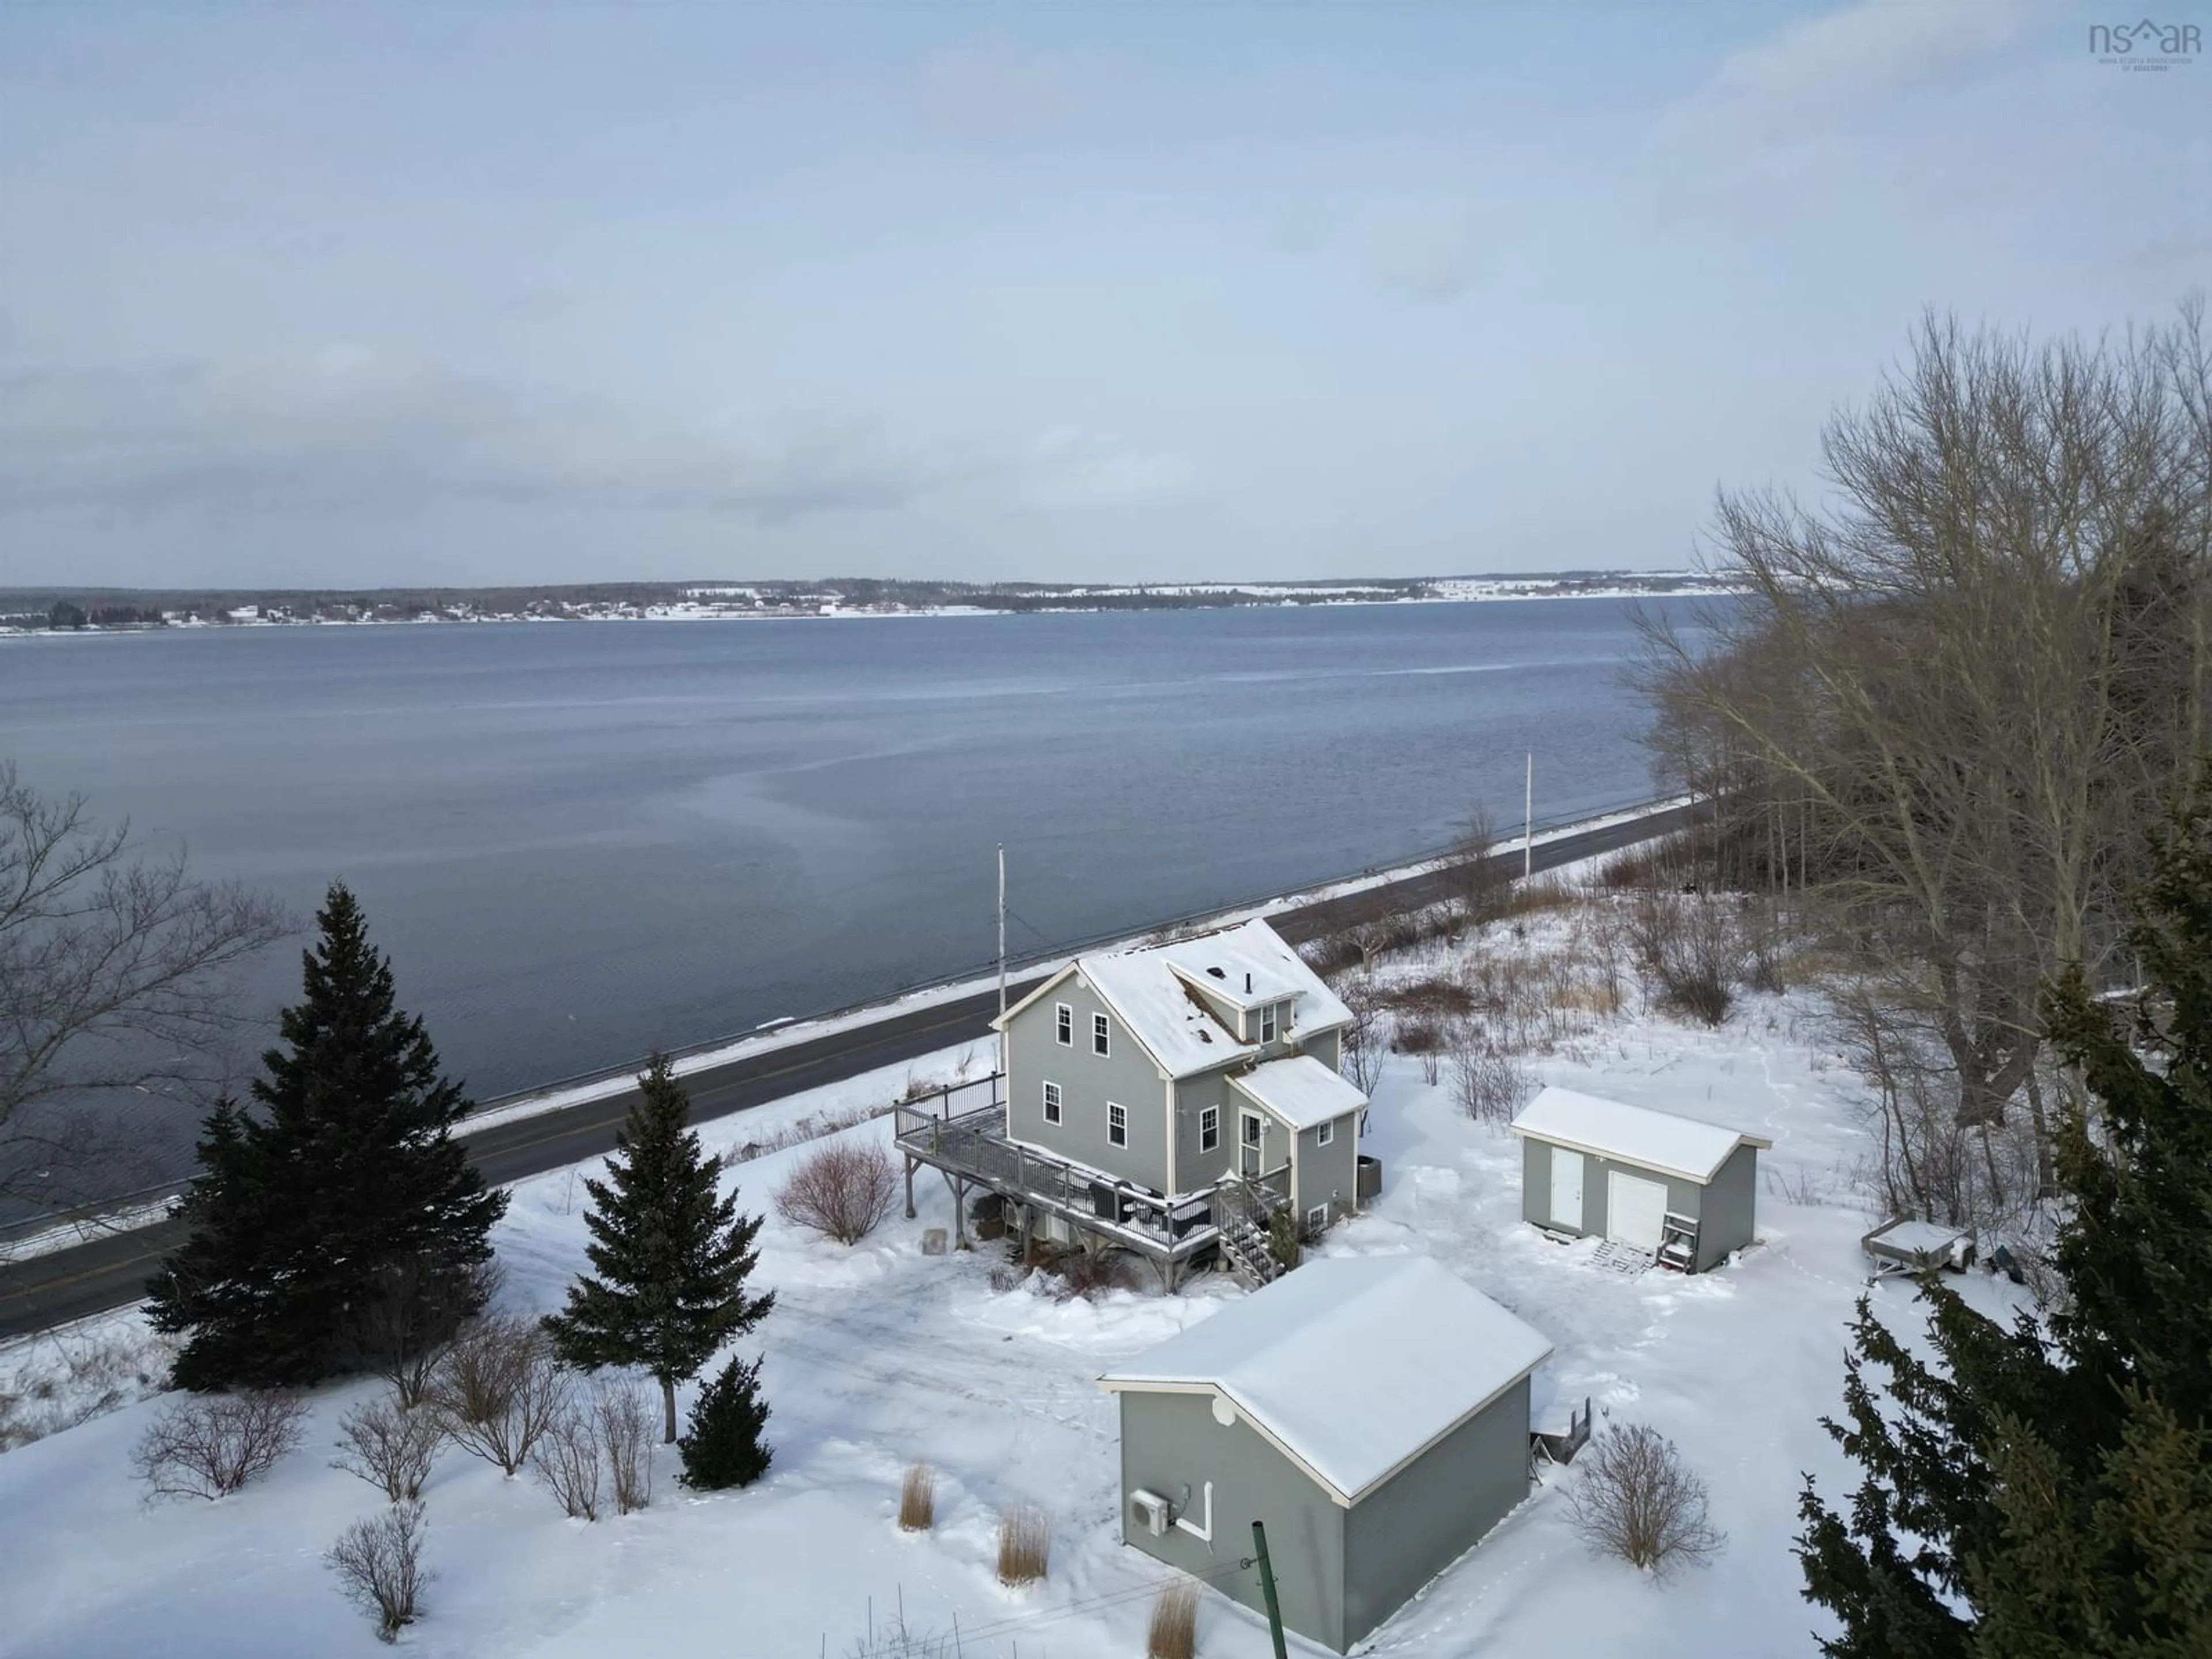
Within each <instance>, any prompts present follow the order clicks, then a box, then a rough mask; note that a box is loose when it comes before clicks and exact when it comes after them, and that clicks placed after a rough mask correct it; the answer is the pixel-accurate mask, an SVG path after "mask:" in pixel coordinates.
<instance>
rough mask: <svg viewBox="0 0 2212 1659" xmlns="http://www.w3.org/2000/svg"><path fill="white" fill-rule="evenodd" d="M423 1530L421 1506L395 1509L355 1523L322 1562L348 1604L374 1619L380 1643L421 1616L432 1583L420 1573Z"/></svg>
mask: <svg viewBox="0 0 2212 1659" xmlns="http://www.w3.org/2000/svg"><path fill="white" fill-rule="evenodd" d="M423 1528H424V1522H423V1518H422V1504H396V1505H394V1506H393V1507H392V1508H391V1509H388V1510H385V1511H384V1513H383V1514H381V1515H375V1516H370V1517H369V1518H368V1520H366V1521H356V1522H354V1523H353V1525H351V1526H350V1527H348V1528H346V1529H345V1530H344V1531H343V1532H342V1533H340V1534H338V1541H337V1543H335V1544H333V1545H331V1547H330V1551H329V1553H327V1554H325V1556H324V1557H323V1560H324V1562H325V1564H326V1565H328V1566H329V1567H330V1569H331V1571H332V1572H335V1573H336V1574H337V1576H338V1587H339V1588H340V1589H343V1591H344V1592H345V1594H346V1598H347V1600H349V1601H352V1602H354V1603H356V1605H357V1606H360V1607H364V1608H366V1609H367V1610H368V1613H370V1614H371V1615H372V1616H373V1617H374V1619H375V1620H376V1634H377V1636H378V1638H379V1639H380V1640H382V1641H386V1642H389V1641H391V1640H392V1639H393V1638H396V1637H397V1636H398V1634H399V1632H401V1631H402V1630H404V1628H405V1627H406V1626H409V1625H411V1624H413V1623H414V1622H415V1620H416V1619H417V1618H419V1617H421V1615H422V1586H423V1585H424V1584H426V1583H428V1582H429V1578H430V1575H429V1574H428V1573H427V1572H425V1571H423V1570H422V1533H423Z"/></svg>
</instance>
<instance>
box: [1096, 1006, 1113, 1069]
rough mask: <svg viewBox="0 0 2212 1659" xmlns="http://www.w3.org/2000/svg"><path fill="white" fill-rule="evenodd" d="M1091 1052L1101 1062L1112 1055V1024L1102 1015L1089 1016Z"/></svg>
mask: <svg viewBox="0 0 2212 1659" xmlns="http://www.w3.org/2000/svg"><path fill="white" fill-rule="evenodd" d="M1091 1053H1092V1054H1096V1055H1097V1056H1098V1058H1099V1059H1101V1060H1110V1059H1112V1058H1113V1055H1114V1022H1113V1021H1112V1020H1110V1019H1109V1018H1106V1016H1105V1015H1103V1014H1093V1015H1091Z"/></svg>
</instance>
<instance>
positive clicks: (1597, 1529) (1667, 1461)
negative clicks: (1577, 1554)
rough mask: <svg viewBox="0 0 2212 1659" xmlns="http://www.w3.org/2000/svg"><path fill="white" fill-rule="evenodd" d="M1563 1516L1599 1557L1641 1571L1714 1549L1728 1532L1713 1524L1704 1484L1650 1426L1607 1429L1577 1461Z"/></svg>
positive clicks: (1699, 1560)
mask: <svg viewBox="0 0 2212 1659" xmlns="http://www.w3.org/2000/svg"><path fill="white" fill-rule="evenodd" d="M1574 1468H1575V1474H1574V1477H1573V1479H1572V1480H1571V1481H1570V1483H1569V1485H1568V1487H1567V1498H1566V1503H1567V1515H1568V1517H1569V1518H1570V1519H1571V1520H1572V1521H1573V1522H1574V1524H1575V1529H1576V1530H1577V1532H1579V1533H1581V1534H1582V1535H1583V1541H1585V1542H1586V1543H1588V1544H1589V1547H1591V1548H1592V1549H1593V1550H1595V1551H1596V1552H1597V1553H1599V1554H1601V1555H1616V1556H1619V1557H1620V1559H1622V1560H1624V1561H1626V1562H1628V1563H1629V1564H1630V1565H1633V1566H1636V1567H1638V1568H1641V1569H1642V1570H1643V1571H1646V1572H1665V1571H1667V1570H1668V1568H1670V1567H1672V1566H1674V1565H1679V1564H1681V1563H1684V1562H1688V1563H1692V1564H1694V1565H1703V1564H1704V1563H1705V1562H1707V1561H1710V1560H1711V1559H1712V1558H1713V1557H1714V1556H1716V1555H1717V1554H1719V1553H1720V1551H1721V1547H1722V1546H1723V1545H1724V1544H1725V1543H1727V1542H1728V1535H1727V1534H1725V1533H1723V1532H1722V1531H1720V1530H1719V1528H1716V1527H1715V1526H1714V1525H1713V1523H1712V1519H1711V1514H1710V1512H1709V1504H1708V1502H1707V1497H1706V1492H1705V1482H1704V1481H1703V1480H1700V1479H1699V1477H1698V1476H1697V1475H1695V1474H1692V1473H1691V1472H1690V1471H1689V1470H1688V1469H1686V1468H1683V1467H1682V1456H1681V1454H1680V1452H1678V1451H1676V1450H1675V1449H1674V1442H1673V1441H1671V1440H1669V1439H1668V1438H1667V1437H1666V1436H1665V1435H1663V1434H1661V1433H1660V1432H1659V1431H1657V1430H1656V1429H1653V1428H1649V1427H1646V1426H1645V1425H1642V1424H1640V1423H1639V1424H1626V1425H1621V1426H1620V1427H1618V1428H1613V1429H1607V1431H1605V1432H1604V1433H1603V1434H1601V1435H1599V1436H1598V1437H1596V1438H1595V1439H1594V1440H1592V1441H1591V1442H1590V1443H1589V1445H1588V1446H1586V1447H1585V1448H1583V1452H1582V1455H1580V1456H1578V1457H1577V1458H1576V1459H1575V1462H1574Z"/></svg>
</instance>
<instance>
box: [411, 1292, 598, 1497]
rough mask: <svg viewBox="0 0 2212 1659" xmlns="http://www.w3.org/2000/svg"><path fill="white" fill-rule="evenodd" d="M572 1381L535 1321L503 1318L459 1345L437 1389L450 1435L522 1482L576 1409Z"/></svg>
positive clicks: (483, 1323)
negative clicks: (557, 1425)
mask: <svg viewBox="0 0 2212 1659" xmlns="http://www.w3.org/2000/svg"><path fill="white" fill-rule="evenodd" d="M568 1396H569V1385H568V1373H567V1372H566V1371H564V1370H562V1369H561V1367H560V1365H559V1364H557V1363H556V1361H555V1359H554V1358H553V1346H552V1343H551V1342H550V1340H548V1338H547V1337H546V1335H545V1333H544V1330H543V1329H542V1328H540V1327H539V1326H538V1323H537V1322H535V1321H533V1320H528V1319H517V1318H514V1317H513V1316H507V1315H495V1316H492V1317H490V1318H487V1319H480V1320H478V1321H477V1322H476V1323H475V1324H473V1325H471V1326H469V1327H467V1328H465V1329H464V1330H463V1331H462V1332H461V1334H459V1336H457V1337H455V1338H454V1339H453V1346H450V1347H449V1348H447V1350H446V1352H445V1354H444V1356H443V1357H442V1358H441V1359H440V1360H439V1362H438V1369H437V1370H436V1372H435V1374H434V1375H433V1376H432V1377H431V1381H430V1403H431V1405H432V1407H433V1408H434V1409H435V1411H436V1412H437V1413H438V1417H439V1420H440V1422H441V1424H442V1425H443V1426H444V1428H445V1431H446V1434H447V1437H448V1438H450V1439H451V1440H452V1441H453V1443H454V1444H455V1445H457V1446H459V1448H460V1449H462V1450H463V1451H465V1452H467V1453H468V1454H470V1455H471V1456H474V1457H481V1458H483V1460H484V1461H485V1462H489V1463H496V1464H497V1465H499V1468H500V1470H501V1473H502V1474H507V1475H510V1476H512V1475H513V1474H517V1473H519V1472H520V1470H521V1468H522V1466H523V1465H524V1464H525V1463H526V1462H528V1461H529V1458H530V1450H531V1448H532V1447H533V1446H535V1445H536V1444H537V1443H538V1439H539V1437H541V1436H543V1435H544V1433H545V1431H546V1430H547V1429H548V1428H550V1426H551V1425H552V1424H553V1422H554V1420H555V1419H556V1418H558V1417H559V1416H560V1415H561V1414H562V1412H563V1411H564V1410H566V1409H567V1407H568Z"/></svg>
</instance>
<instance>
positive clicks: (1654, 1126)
mask: <svg viewBox="0 0 2212 1659" xmlns="http://www.w3.org/2000/svg"><path fill="white" fill-rule="evenodd" d="M1513 1133H1515V1134H1516V1135H1533V1136H1534V1138H1535V1139H1538V1140H1547V1141H1550V1142H1551V1143H1552V1144H1553V1145H1554V1146H1566V1147H1571V1148H1572V1149H1573V1150H1574V1151H1576V1152H1588V1153H1589V1154H1590V1155H1591V1156H1592V1157H1595V1158H1610V1159H1611V1160H1612V1161H1613V1162H1614V1163H1616V1164H1635V1165H1637V1166H1638V1168H1640V1169H1645V1170H1657V1171H1659V1173H1661V1174H1662V1175H1671V1176H1680V1177H1681V1178H1682V1179H1683V1180H1685V1181H1694V1182H1699V1183H1700V1184H1702V1183H1703V1182H1708V1181H1711V1179H1712V1178H1713V1177H1714V1176H1716V1175H1717V1174H1718V1173H1720V1167H1721V1165H1722V1164H1725V1163H1727V1162H1728V1161H1729V1158H1732V1157H1734V1156H1735V1149H1736V1148H1737V1147H1739V1146H1756V1147H1758V1148H1759V1150H1760V1151H1762V1152H1764V1151H1765V1150H1766V1149H1767V1148H1769V1147H1771V1146H1773V1145H1774V1143H1773V1142H1772V1141H1771V1140H1766V1139H1761V1138H1760V1137H1759V1136H1758V1135H1747V1134H1744V1133H1741V1132H1739V1131H1737V1130H1735V1129H1728V1128H1723V1127H1721V1126H1720V1125H1719V1124H1717V1123H1707V1122H1705V1121H1702V1120H1700V1119H1698V1118H1694V1117H1681V1116H1678V1115H1676V1114H1674V1113H1673V1112H1661V1111H1655V1110H1653V1109H1651V1108H1650V1107H1649V1106H1631V1105H1628V1104H1627V1103H1625V1102H1622V1101H1618V1100H1604V1099H1601V1098H1600V1097H1598V1096H1596V1095H1585V1094H1578V1093H1577V1092H1576V1091H1574V1090H1572V1089H1547V1090H1545V1091H1543V1092H1542V1093H1541V1094H1539V1095H1538V1096H1537V1097H1535V1099H1534V1100H1532V1101H1530V1102H1529V1103H1528V1107H1527V1109H1525V1110H1523V1111H1522V1114H1521V1115H1520V1116H1519V1117H1517V1118H1516V1119H1514V1120H1513Z"/></svg>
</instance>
